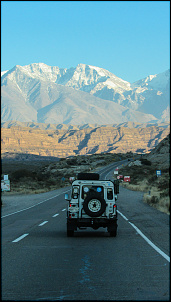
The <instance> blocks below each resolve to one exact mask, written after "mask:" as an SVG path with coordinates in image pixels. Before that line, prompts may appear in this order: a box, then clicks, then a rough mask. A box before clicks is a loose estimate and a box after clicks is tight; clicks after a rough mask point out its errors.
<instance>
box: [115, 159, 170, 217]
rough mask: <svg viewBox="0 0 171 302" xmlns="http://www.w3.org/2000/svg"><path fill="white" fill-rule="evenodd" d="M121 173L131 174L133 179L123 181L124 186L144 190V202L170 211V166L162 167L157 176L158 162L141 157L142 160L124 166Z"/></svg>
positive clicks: (161, 209)
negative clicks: (159, 174) (154, 162)
mask: <svg viewBox="0 0 171 302" xmlns="http://www.w3.org/2000/svg"><path fill="white" fill-rule="evenodd" d="M131 164H132V165H131ZM119 174H122V175H127V176H128V175H129V176H130V179H131V181H130V182H121V185H122V186H124V187H126V188H128V189H130V190H135V191H142V192H144V197H143V199H144V202H146V203H148V204H149V205H150V206H153V207H154V208H156V209H158V210H160V211H162V212H164V213H167V214H169V213H170V175H169V168H163V169H161V176H157V175H156V164H153V163H152V162H151V161H149V160H147V159H145V158H140V160H138V161H135V162H134V163H130V164H129V163H128V164H127V165H126V166H124V167H122V168H121V169H120V170H119Z"/></svg>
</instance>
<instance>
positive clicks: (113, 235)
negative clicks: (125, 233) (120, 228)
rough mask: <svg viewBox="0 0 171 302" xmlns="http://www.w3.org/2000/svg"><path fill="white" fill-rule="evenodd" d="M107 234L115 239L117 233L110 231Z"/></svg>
mask: <svg viewBox="0 0 171 302" xmlns="http://www.w3.org/2000/svg"><path fill="white" fill-rule="evenodd" d="M109 233H110V237H116V235H117V231H116V230H114V231H110V232H109Z"/></svg>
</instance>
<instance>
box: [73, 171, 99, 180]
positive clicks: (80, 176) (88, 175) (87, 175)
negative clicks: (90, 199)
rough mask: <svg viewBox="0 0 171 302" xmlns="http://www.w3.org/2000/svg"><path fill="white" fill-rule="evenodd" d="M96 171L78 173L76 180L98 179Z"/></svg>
mask: <svg viewBox="0 0 171 302" xmlns="http://www.w3.org/2000/svg"><path fill="white" fill-rule="evenodd" d="M99 177H100V176H99V174H98V173H83V172H82V173H78V175H77V179H78V180H99Z"/></svg>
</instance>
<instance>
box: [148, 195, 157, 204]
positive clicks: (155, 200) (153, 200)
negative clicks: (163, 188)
mask: <svg viewBox="0 0 171 302" xmlns="http://www.w3.org/2000/svg"><path fill="white" fill-rule="evenodd" d="M150 202H151V203H152V204H156V203H158V202H159V199H158V197H157V196H152V197H151V200H150Z"/></svg>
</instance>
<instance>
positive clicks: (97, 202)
mask: <svg viewBox="0 0 171 302" xmlns="http://www.w3.org/2000/svg"><path fill="white" fill-rule="evenodd" d="M83 209H84V211H85V213H86V214H87V215H88V216H90V217H99V216H101V215H102V214H103V213H104V211H105V209H106V202H105V200H104V198H103V197H101V195H99V193H92V194H89V195H87V197H86V198H85V200H84V202H83Z"/></svg>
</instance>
